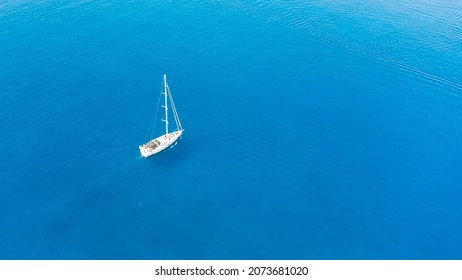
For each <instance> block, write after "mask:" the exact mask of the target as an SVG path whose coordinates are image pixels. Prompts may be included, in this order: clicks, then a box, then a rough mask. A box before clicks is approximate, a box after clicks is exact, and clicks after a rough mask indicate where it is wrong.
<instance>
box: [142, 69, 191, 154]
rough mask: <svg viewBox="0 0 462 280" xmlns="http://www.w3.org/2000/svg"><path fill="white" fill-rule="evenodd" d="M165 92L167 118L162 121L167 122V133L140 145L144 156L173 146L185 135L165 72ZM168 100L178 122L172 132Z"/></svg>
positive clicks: (164, 105)
mask: <svg viewBox="0 0 462 280" xmlns="http://www.w3.org/2000/svg"><path fill="white" fill-rule="evenodd" d="M163 86H164V88H163V90H164V91H163V92H162V94H163V95H164V104H163V105H162V108H164V110H165V119H163V120H162V121H163V122H165V134H163V135H161V136H159V137H157V138H155V139H152V140H151V141H149V142H147V143H146V144H143V145H140V146H139V148H140V152H141V155H142V156H143V157H149V156H152V155H155V154H157V153H159V152H162V151H163V150H165V149H167V148H168V147H173V146H174V145H175V144H176V143H177V141H178V140H179V139H180V138H181V136H182V135H183V131H184V129H183V127H182V126H181V122H180V118H179V117H178V113H177V111H176V108H175V103H173V97H172V93H171V92H170V89H169V87H168V84H167V76H166V75H165V74H164V81H163ZM168 101H170V106H171V108H172V111H173V117H174V119H175V123H176V129H175V130H174V131H172V132H169V130H168V124H169V123H168Z"/></svg>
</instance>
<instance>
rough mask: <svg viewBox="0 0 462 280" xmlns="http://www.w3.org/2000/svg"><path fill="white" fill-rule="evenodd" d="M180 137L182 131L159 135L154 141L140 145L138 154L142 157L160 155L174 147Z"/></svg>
mask: <svg viewBox="0 0 462 280" xmlns="http://www.w3.org/2000/svg"><path fill="white" fill-rule="evenodd" d="M181 135H183V129H182V130H177V131H174V132H171V133H168V134H164V135H161V136H159V137H157V138H156V139H153V140H151V141H149V142H147V143H146V144H143V145H141V146H140V147H139V148H140V153H141V155H142V156H143V157H149V156H152V155H155V154H157V153H160V152H162V151H163V150H165V149H167V148H168V147H171V146H172V145H174V144H175V143H176V142H177V141H178V140H179V139H180V138H181Z"/></svg>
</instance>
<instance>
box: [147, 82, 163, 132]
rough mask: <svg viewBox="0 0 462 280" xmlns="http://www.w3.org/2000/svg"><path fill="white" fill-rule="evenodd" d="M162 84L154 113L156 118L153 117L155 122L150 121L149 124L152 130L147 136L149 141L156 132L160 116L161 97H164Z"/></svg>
mask: <svg viewBox="0 0 462 280" xmlns="http://www.w3.org/2000/svg"><path fill="white" fill-rule="evenodd" d="M162 85H163V82H162ZM162 85H160V88H161V89H160V94H159V99H158V101H157V106H156V112H155V113H154V118H151V120H152V119H154V123H153V124H152V123H150V125H149V126H150V128H151V129H150V131H148V135H147V137H146V138H148V139H147V141H149V140H151V139H152V135H153V134H154V131H155V129H156V124H157V117H158V113H159V105H160V99H161V97H162Z"/></svg>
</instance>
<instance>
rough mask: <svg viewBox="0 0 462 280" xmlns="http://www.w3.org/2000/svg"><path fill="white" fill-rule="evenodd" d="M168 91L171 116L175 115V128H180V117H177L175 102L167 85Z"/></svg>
mask: <svg viewBox="0 0 462 280" xmlns="http://www.w3.org/2000/svg"><path fill="white" fill-rule="evenodd" d="M168 92H169V93H170V94H169V96H170V103H171V104H172V109H173V116H174V117H175V122H176V127H177V129H182V126H181V122H180V118H179V117H178V112H177V111H176V107H175V103H174V102H173V97H172V93H171V92H170V88H169V87H168Z"/></svg>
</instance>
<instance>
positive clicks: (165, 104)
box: [162, 74, 168, 134]
mask: <svg viewBox="0 0 462 280" xmlns="http://www.w3.org/2000/svg"><path fill="white" fill-rule="evenodd" d="M164 102H165V103H164V106H162V107H164V108H165V120H164V121H165V134H168V107H167V75H165V74H164Z"/></svg>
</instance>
